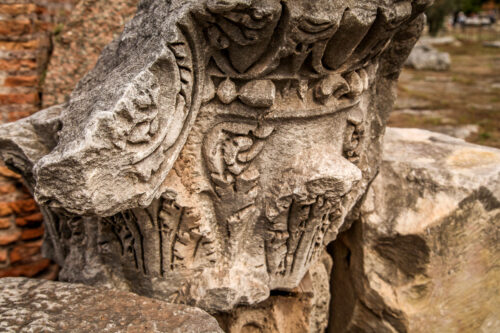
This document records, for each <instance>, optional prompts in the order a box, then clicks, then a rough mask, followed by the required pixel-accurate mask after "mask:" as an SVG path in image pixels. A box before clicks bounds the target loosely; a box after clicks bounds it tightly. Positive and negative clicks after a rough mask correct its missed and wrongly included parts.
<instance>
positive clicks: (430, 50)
mask: <svg viewBox="0 0 500 333" xmlns="http://www.w3.org/2000/svg"><path fill="white" fill-rule="evenodd" d="M405 66H406V67H409V68H413V69H416V70H431V71H447V70H449V69H450V66H451V58H450V55H449V54H448V53H446V52H439V51H438V50H436V49H435V48H434V47H432V46H431V45H427V44H423V43H418V44H417V45H416V46H415V48H414V49H413V51H412V52H411V53H410V56H409V57H408V59H407V60H406V63H405Z"/></svg>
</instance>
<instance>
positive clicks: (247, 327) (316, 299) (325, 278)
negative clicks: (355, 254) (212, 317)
mask: <svg viewBox="0 0 500 333" xmlns="http://www.w3.org/2000/svg"><path fill="white" fill-rule="evenodd" d="M332 263H333V262H332V258H331V257H330V255H329V254H327V253H326V251H325V252H324V253H323V255H322V256H321V257H320V260H318V261H316V262H315V263H314V264H313V265H312V266H311V268H310V269H309V272H307V274H306V276H305V277H304V279H302V281H301V283H300V284H299V286H298V287H297V288H295V289H293V290H291V291H289V292H277V293H275V294H274V295H271V297H269V299H267V300H266V301H264V302H262V303H259V304H257V305H253V306H239V307H237V308H236V309H234V310H232V311H231V312H229V313H220V314H219V315H218V316H217V320H218V321H219V324H220V326H221V327H222V329H223V330H224V332H227V333H240V332H261V333H275V332H290V333H293V332H297V333H298V332H302V333H305V332H311V333H319V332H325V329H326V327H327V326H328V320H329V316H330V311H329V309H330V278H331V275H330V273H331V271H332Z"/></svg>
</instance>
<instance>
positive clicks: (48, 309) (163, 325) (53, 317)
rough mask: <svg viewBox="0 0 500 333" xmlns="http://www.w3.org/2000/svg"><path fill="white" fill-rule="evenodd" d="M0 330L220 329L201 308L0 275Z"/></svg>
mask: <svg viewBox="0 0 500 333" xmlns="http://www.w3.org/2000/svg"><path fill="white" fill-rule="evenodd" d="M0 312H1V313H2V321H1V322H0V330H5V331H14V332H15V331H18V332H21V331H22V330H26V331H33V332H38V331H54V332H75V333H77V332H82V333H83V332H116V333H118V332H144V333H148V332H151V333H153V332H156V333H161V332H164V333H184V332H199V333H222V332H223V331H222V330H221V329H220V327H219V326H218V325H217V321H216V320H215V319H214V318H212V317H210V315H208V314H207V313H206V312H204V311H202V310H200V309H197V308H193V307H189V306H185V305H176V304H168V303H164V302H161V301H158V300H154V299H149V298H145V297H141V296H137V295H134V294H132V293H126V292H119V291H113V290H109V289H99V288H93V287H88V286H83V285H78V284H66V283H61V282H50V281H43V280H30V279H22V278H6V279H2V280H0Z"/></svg>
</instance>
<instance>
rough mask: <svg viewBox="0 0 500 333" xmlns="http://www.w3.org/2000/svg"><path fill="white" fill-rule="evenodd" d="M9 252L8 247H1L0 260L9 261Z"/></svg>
mask: <svg viewBox="0 0 500 333" xmlns="http://www.w3.org/2000/svg"><path fill="white" fill-rule="evenodd" d="M8 257H9V256H8V252H7V249H0V262H5V261H7V258H8Z"/></svg>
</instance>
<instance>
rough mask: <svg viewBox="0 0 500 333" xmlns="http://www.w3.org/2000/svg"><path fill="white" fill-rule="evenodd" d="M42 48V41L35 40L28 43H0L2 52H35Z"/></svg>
mask: <svg viewBox="0 0 500 333" xmlns="http://www.w3.org/2000/svg"><path fill="white" fill-rule="evenodd" d="M39 47H40V41H39V40H38V39H33V40H30V41H27V42H10V41H0V50H7V51H19V50H35V49H38V48H39Z"/></svg>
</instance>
